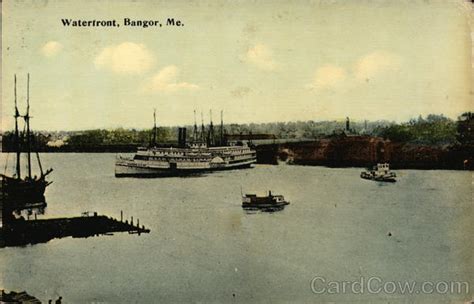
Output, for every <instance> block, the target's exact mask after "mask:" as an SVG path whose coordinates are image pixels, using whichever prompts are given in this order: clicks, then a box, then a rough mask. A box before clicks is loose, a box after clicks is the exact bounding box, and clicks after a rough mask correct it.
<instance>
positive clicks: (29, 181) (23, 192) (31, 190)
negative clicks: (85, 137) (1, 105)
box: [0, 74, 53, 209]
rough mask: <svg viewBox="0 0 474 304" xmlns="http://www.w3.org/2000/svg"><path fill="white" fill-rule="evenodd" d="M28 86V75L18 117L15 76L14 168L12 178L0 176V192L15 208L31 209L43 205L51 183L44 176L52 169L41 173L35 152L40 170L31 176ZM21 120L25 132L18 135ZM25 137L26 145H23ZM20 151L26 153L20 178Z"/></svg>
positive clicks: (37, 156) (40, 168)
mask: <svg viewBox="0 0 474 304" xmlns="http://www.w3.org/2000/svg"><path fill="white" fill-rule="evenodd" d="M29 84H30V75H29V74H28V76H27V97H26V104H27V107H26V114H25V115H20V112H19V111H18V105H17V94H16V75H15V86H14V94H15V97H14V99H15V115H14V117H15V134H14V144H15V152H16V166H15V173H14V174H13V175H12V176H9V175H7V174H6V172H5V173H4V174H0V178H1V192H2V197H3V198H4V199H8V200H9V201H10V202H11V203H12V204H13V205H14V206H15V207H18V208H20V209H21V208H23V207H31V206H35V205H44V204H45V197H44V192H45V189H46V187H47V186H48V185H50V184H51V183H52V182H50V181H47V180H46V176H47V175H48V174H50V173H51V172H52V171H53V169H48V170H46V172H43V167H42V165H41V160H40V156H39V153H38V152H36V153H35V154H36V158H37V161H38V167H39V170H40V175H39V176H37V175H33V173H32V166H31V163H32V161H31V154H32V152H31V143H32V134H31V129H30V119H31V116H30V100H29V95H30V94H29ZM20 118H23V120H24V122H25V128H26V131H24V132H22V134H20V132H19V129H18V120H19V119H20ZM25 137H26V143H25ZM22 150H25V151H26V156H27V174H26V175H25V176H24V177H22V174H21V171H22V170H21V167H22V166H21V154H22Z"/></svg>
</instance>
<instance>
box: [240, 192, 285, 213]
mask: <svg viewBox="0 0 474 304" xmlns="http://www.w3.org/2000/svg"><path fill="white" fill-rule="evenodd" d="M289 204H290V202H288V201H286V200H285V198H284V197H283V195H274V194H272V192H271V191H268V195H267V196H257V195H256V194H245V195H243V196H242V208H244V209H245V210H261V211H269V212H273V211H279V210H282V209H283V208H285V206H286V205H289Z"/></svg>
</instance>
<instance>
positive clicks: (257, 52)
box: [242, 44, 276, 71]
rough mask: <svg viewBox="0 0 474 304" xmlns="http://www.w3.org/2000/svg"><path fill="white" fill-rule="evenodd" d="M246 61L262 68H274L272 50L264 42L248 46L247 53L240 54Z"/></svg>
mask: <svg viewBox="0 0 474 304" xmlns="http://www.w3.org/2000/svg"><path fill="white" fill-rule="evenodd" d="M242 59H243V60H244V61H246V62H249V63H252V64H254V65H255V66H257V67H258V68H260V69H262V70H268V71H271V70H274V69H275V67H276V63H275V61H274V60H273V52H272V50H271V49H270V48H269V47H267V46H266V45H264V44H257V45H255V46H254V47H252V48H249V49H248V51H247V53H245V55H244V56H242Z"/></svg>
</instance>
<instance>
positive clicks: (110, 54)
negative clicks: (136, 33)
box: [94, 42, 155, 74]
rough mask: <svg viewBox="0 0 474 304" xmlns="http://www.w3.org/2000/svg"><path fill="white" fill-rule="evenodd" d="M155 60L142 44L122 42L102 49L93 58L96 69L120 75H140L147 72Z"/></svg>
mask: <svg viewBox="0 0 474 304" xmlns="http://www.w3.org/2000/svg"><path fill="white" fill-rule="evenodd" d="M154 63H155V58H154V56H153V55H152V53H151V52H150V51H149V50H148V49H147V47H146V46H145V45H144V44H138V43H133V42H123V43H121V44H118V45H112V46H109V47H106V48H104V49H103V50H102V51H101V52H100V54H99V55H98V56H97V57H96V58H95V60H94V64H95V66H96V68H98V69H101V68H107V69H110V70H112V71H113V72H116V73H120V74H140V73H143V72H145V71H147V70H149V69H150V68H151V67H152V66H153V64H154Z"/></svg>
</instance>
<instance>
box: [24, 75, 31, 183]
mask: <svg viewBox="0 0 474 304" xmlns="http://www.w3.org/2000/svg"><path fill="white" fill-rule="evenodd" d="M23 118H24V119H25V123H26V143H27V149H28V151H27V156H28V177H29V178H30V179H31V135H30V73H28V74H27V80H26V115H25V116H23Z"/></svg>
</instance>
